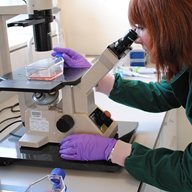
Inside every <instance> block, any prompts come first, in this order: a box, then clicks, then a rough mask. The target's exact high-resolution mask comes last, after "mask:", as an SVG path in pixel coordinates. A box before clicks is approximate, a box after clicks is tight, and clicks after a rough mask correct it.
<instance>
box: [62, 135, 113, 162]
mask: <svg viewBox="0 0 192 192" xmlns="http://www.w3.org/2000/svg"><path fill="white" fill-rule="evenodd" d="M116 142H117V140H116V139H114V138H107V137H103V136H100V135H93V134H74V135H70V136H68V137H66V138H64V139H63V140H62V141H61V143H60V144H61V145H60V150H59V153H60V155H61V158H63V159H67V160H80V161H94V160H108V157H109V155H110V153H111V150H112V149H113V147H114V146H115V144H116Z"/></svg>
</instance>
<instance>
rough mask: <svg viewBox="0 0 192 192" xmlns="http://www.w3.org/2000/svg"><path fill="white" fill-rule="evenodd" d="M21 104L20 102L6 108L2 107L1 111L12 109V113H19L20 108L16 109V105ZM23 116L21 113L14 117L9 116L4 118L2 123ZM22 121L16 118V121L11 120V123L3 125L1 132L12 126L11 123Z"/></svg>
mask: <svg viewBox="0 0 192 192" xmlns="http://www.w3.org/2000/svg"><path fill="white" fill-rule="evenodd" d="M18 106H19V103H15V104H14V105H12V106H8V107H4V108H2V109H1V110H0V113H2V112H4V111H5V110H8V109H9V110H10V111H11V112H12V113H18V112H20V110H19V109H15V108H16V107H18ZM20 117H21V115H17V116H14V117H9V118H7V119H4V120H2V121H1V122H0V125H1V124H2V123H4V122H6V121H9V120H13V119H18V118H20ZM20 122H22V121H21V120H16V121H13V122H11V123H9V124H8V125H6V126H5V127H3V128H2V129H1V130H0V133H2V132H3V131H5V130H6V129H7V128H8V127H10V126H11V125H13V124H15V123H20Z"/></svg>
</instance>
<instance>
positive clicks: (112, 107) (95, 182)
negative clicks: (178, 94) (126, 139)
mask: <svg viewBox="0 0 192 192" xmlns="http://www.w3.org/2000/svg"><path fill="white" fill-rule="evenodd" d="M95 100H96V104H97V105H98V106H99V107H100V108H102V109H103V110H109V111H110V112H111V115H112V118H113V119H114V120H119V121H138V122H139V126H138V129H137V133H136V138H135V140H136V141H138V142H140V143H142V144H144V145H146V146H148V147H151V148H153V147H154V145H155V142H156V140H157V138H158V134H159V131H160V128H161V126H162V123H163V120H164V117H165V113H156V114H154V113H148V112H144V111H141V110H138V109H133V108H130V107H126V106H123V105H121V104H118V103H115V102H114V101H112V100H110V99H109V98H108V97H106V96H105V95H104V94H102V93H95ZM7 102H8V103H9V105H10V103H11V102H10V101H7ZM1 106H3V105H1ZM50 171H51V168H44V167H33V166H21V165H9V166H2V167H0V180H1V184H4V185H5V184H6V185H14V186H28V185H29V184H31V183H33V182H34V181H36V180H38V179H40V178H41V177H43V176H45V175H47V174H49V173H50ZM65 172H66V178H65V183H66V185H67V186H68V189H69V192H70V191H71V192H98V191H100V192H117V191H121V192H127V191H129V192H138V189H139V186H140V184H141V182H140V181H137V180H135V179H134V178H133V177H132V176H131V175H129V173H127V172H126V171H125V170H124V169H122V170H121V171H120V172H96V171H80V170H65Z"/></svg>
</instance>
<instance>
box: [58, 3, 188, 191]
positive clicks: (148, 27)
mask: <svg viewBox="0 0 192 192" xmlns="http://www.w3.org/2000/svg"><path fill="white" fill-rule="evenodd" d="M128 16H129V21H130V24H131V25H132V26H133V27H134V28H135V30H136V32H137V34H138V39H137V40H136V43H139V44H141V45H142V46H143V48H144V49H145V51H146V52H147V53H148V54H149V56H150V60H151V62H152V63H155V65H156V69H157V78H158V80H159V82H157V83H154V82H150V83H144V82H141V81H134V80H124V79H122V78H121V76H120V75H119V74H115V75H114V76H113V75H107V76H106V77H104V78H103V79H102V80H101V81H100V82H99V84H98V87H97V91H100V92H103V93H105V94H107V95H109V98H111V99H112V100H114V101H116V102H119V103H122V104H124V105H127V106H131V107H135V108H138V109H141V110H145V111H149V112H163V111H168V110H170V109H173V108H178V107H180V106H183V107H184V108H185V111H186V116H187V118H188V120H189V121H190V123H192V104H191V103H192V76H191V75H192V71H191V70H192V1H191V0H182V1H181V0H130V3H129V15H128ZM55 51H56V52H57V51H58V50H57V49H55ZM60 51H61V50H60ZM62 53H63V57H64V59H65V61H66V63H70V62H74V63H78V62H79V61H80V62H81V63H82V61H83V63H84V65H85V64H86V63H87V61H86V60H85V59H84V58H83V57H81V56H80V55H78V53H75V52H74V51H72V50H68V49H62ZM87 64H88V63H87ZM161 74H163V75H164V76H165V77H166V78H165V79H162V77H161ZM160 79H162V80H160ZM141 97H142V98H143V99H139V98H141ZM60 154H61V157H62V158H63V159H71V160H104V159H105V160H108V159H111V161H112V162H113V163H117V164H119V165H121V166H124V168H125V169H126V170H127V171H128V172H129V173H130V174H131V175H133V176H134V177H135V178H137V179H138V180H141V181H143V182H146V183H148V184H151V185H153V186H156V187H158V188H160V189H163V190H166V191H172V192H181V191H182V192H189V191H192V144H189V145H188V146H187V147H186V149H185V150H184V151H173V150H170V149H165V148H159V149H149V148H147V147H145V146H143V145H141V144H139V143H133V144H129V143H124V142H122V141H119V140H115V139H111V138H104V137H101V136H97V135H89V134H75V135H71V136H69V137H67V138H64V139H63V140H62V142H61V146H60Z"/></svg>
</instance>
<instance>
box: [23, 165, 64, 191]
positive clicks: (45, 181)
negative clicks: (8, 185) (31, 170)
mask: <svg viewBox="0 0 192 192" xmlns="http://www.w3.org/2000/svg"><path fill="white" fill-rule="evenodd" d="M64 178H65V172H64V171H63V170H62V169H60V168H55V169H53V170H52V172H51V174H50V175H46V176H45V177H43V178H41V179H39V180H37V181H35V182H34V183H32V184H31V185H29V187H28V188H27V190H26V192H66V191H67V187H66V185H65V183H64Z"/></svg>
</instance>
